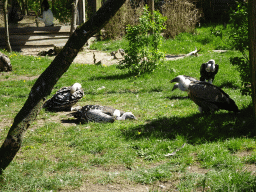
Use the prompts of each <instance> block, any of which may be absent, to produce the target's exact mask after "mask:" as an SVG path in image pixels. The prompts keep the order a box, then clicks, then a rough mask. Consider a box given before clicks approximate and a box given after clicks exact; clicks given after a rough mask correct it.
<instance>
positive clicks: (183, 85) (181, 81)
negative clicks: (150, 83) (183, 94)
mask: <svg viewBox="0 0 256 192" xmlns="http://www.w3.org/2000/svg"><path fill="white" fill-rule="evenodd" d="M173 82H177V83H178V88H179V89H180V90H181V91H187V90H188V87H189V84H190V82H191V81H190V80H189V79H186V78H185V77H184V75H179V76H177V77H175V78H174V79H172V80H171V83H173ZM177 83H176V84H175V85H174V86H176V87H177ZM173 89H175V88H173Z"/></svg>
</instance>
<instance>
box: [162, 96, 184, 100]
mask: <svg viewBox="0 0 256 192" xmlns="http://www.w3.org/2000/svg"><path fill="white" fill-rule="evenodd" d="M166 98H167V99H170V100H176V99H179V100H185V99H189V97H188V96H171V97H166Z"/></svg>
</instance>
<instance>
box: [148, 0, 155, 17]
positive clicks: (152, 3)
mask: <svg viewBox="0 0 256 192" xmlns="http://www.w3.org/2000/svg"><path fill="white" fill-rule="evenodd" d="M148 9H149V11H150V13H151V15H153V13H154V9H155V6H154V0H149V1H148Z"/></svg>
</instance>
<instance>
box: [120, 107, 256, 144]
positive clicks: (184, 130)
mask: <svg viewBox="0 0 256 192" xmlns="http://www.w3.org/2000/svg"><path fill="white" fill-rule="evenodd" d="M252 114H253V113H252V108H251V107H248V108H245V109H242V110H241V112H240V113H239V114H234V113H232V112H230V113H228V112H226V111H220V112H217V113H215V114H210V115H202V114H200V113H197V114H193V115H190V116H187V117H177V116H173V117H170V118H167V117H162V118H159V119H156V120H152V121H149V122H148V123H147V124H144V125H138V126H136V127H134V128H132V129H129V130H124V131H123V132H122V134H123V135H124V136H125V137H126V138H127V139H129V140H130V139H134V140H139V139H141V138H145V137H146V138H151V137H153V138H163V139H164V138H168V139H175V138H176V137H177V135H180V136H183V137H184V138H186V139H187V141H188V143H190V144H198V143H206V142H209V141H218V140H225V139H228V138H234V137H241V136H247V137H253V136H254V135H255V130H254V129H253V127H254V122H253V116H252ZM138 133H140V134H138Z"/></svg>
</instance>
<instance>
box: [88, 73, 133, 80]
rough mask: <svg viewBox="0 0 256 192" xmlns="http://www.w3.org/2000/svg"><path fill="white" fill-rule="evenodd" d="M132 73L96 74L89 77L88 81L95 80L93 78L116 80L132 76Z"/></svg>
mask: <svg viewBox="0 0 256 192" xmlns="http://www.w3.org/2000/svg"><path fill="white" fill-rule="evenodd" d="M133 76H134V74H130V73H124V74H116V75H108V76H97V77H95V76H94V77H91V78H89V79H88V81H95V80H118V79H126V78H129V77H133Z"/></svg>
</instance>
